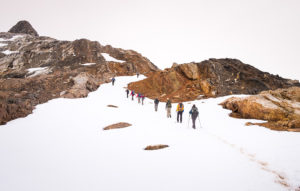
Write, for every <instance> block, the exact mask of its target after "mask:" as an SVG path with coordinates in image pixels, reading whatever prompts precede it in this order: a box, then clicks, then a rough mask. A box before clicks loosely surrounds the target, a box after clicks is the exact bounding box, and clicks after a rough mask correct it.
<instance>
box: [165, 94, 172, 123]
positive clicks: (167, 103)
mask: <svg viewBox="0 0 300 191" xmlns="http://www.w3.org/2000/svg"><path fill="white" fill-rule="evenodd" d="M171 108H172V103H171V100H170V99H169V98H167V102H166V110H167V118H171V117H172V116H171Z"/></svg>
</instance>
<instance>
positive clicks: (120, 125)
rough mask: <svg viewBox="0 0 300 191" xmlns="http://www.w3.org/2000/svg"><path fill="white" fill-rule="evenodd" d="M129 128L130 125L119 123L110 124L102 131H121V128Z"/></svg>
mask: <svg viewBox="0 0 300 191" xmlns="http://www.w3.org/2000/svg"><path fill="white" fill-rule="evenodd" d="M130 126H131V124H130V123H125V122H120V123H116V124H112V125H109V126H107V127H104V128H103V130H112V129H121V128H125V127H130Z"/></svg>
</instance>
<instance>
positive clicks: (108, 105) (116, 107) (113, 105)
mask: <svg viewBox="0 0 300 191" xmlns="http://www.w3.org/2000/svg"><path fill="white" fill-rule="evenodd" d="M107 107H113V108H118V106H115V105H107Z"/></svg>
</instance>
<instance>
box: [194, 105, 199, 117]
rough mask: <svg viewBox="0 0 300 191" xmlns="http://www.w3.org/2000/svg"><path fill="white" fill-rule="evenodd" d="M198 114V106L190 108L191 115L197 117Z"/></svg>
mask: <svg viewBox="0 0 300 191" xmlns="http://www.w3.org/2000/svg"><path fill="white" fill-rule="evenodd" d="M198 114H199V111H198V108H197V107H194V108H192V116H195V117H197V116H198Z"/></svg>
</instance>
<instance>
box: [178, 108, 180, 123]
mask: <svg viewBox="0 0 300 191" xmlns="http://www.w3.org/2000/svg"><path fill="white" fill-rule="evenodd" d="M179 116H180V111H178V112H177V123H179Z"/></svg>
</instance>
